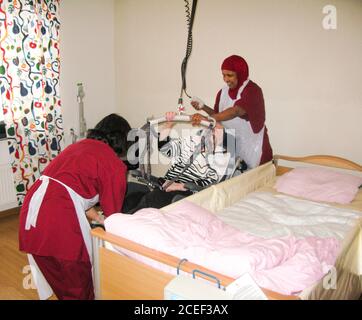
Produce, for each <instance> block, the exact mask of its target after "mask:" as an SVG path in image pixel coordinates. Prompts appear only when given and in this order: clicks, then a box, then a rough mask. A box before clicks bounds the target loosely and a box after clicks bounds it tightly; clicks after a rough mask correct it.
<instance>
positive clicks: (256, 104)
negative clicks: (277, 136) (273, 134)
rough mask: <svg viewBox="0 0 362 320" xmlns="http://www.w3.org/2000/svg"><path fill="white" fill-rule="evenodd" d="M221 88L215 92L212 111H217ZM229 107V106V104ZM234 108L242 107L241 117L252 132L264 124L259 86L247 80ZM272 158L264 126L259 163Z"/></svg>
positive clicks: (257, 130) (263, 110)
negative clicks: (243, 113) (242, 114)
mask: <svg viewBox="0 0 362 320" xmlns="http://www.w3.org/2000/svg"><path fill="white" fill-rule="evenodd" d="M220 95H221V90H220V91H219V92H218V93H217V96H216V100H215V105H214V111H215V112H216V113H218V112H219V102H220ZM230 107H231V106H230ZM233 107H234V108H239V107H241V108H243V109H244V110H245V112H246V114H245V115H244V116H242V118H243V119H244V120H246V121H249V122H250V125H251V127H252V129H253V132H254V133H258V132H259V131H260V130H261V129H262V128H263V126H264V125H265V106H264V97H263V92H262V90H261V88H260V87H259V86H258V85H257V84H256V83H254V82H253V81H249V83H248V84H247V86H246V87H245V89H244V90H243V92H242V94H241V97H240V99H239V100H237V101H235V103H234V106H233ZM272 158H273V151H272V148H271V145H270V142H269V136H268V130H267V128H266V127H265V130H264V138H263V146H262V154H261V159H260V164H264V163H266V162H268V161H270V160H272Z"/></svg>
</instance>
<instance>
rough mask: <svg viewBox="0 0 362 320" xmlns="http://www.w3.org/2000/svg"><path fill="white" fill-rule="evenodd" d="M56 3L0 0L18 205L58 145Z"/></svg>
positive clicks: (0, 65)
mask: <svg viewBox="0 0 362 320" xmlns="http://www.w3.org/2000/svg"><path fill="white" fill-rule="evenodd" d="M58 9H59V0H33V1H31V0H0V93H1V97H2V103H3V113H4V118H5V124H6V133H7V137H8V145H9V151H10V155H11V160H12V170H13V173H14V182H15V187H16V192H17V198H18V202H19V205H21V203H22V201H23V198H24V196H25V194H26V192H27V190H29V188H30V186H31V185H32V184H33V183H34V182H35V180H36V179H37V178H38V177H39V176H40V174H41V173H42V170H43V169H44V168H45V167H46V166H47V164H48V163H49V162H50V161H51V160H52V159H53V158H54V157H56V156H57V155H58V154H59V152H60V151H61V147H62V145H63V126H62V115H61V104H60V97H59V85H58V84H59V40H58V38H59V27H60V23H59V20H58Z"/></svg>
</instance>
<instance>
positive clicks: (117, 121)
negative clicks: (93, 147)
mask: <svg viewBox="0 0 362 320" xmlns="http://www.w3.org/2000/svg"><path fill="white" fill-rule="evenodd" d="M130 130H131V126H130V125H129V123H128V121H127V120H126V119H124V118H123V117H121V116H119V115H118V114H115V113H112V114H110V115H108V116H106V117H105V118H103V119H102V120H101V121H99V122H98V124H97V125H96V126H95V127H94V129H90V130H88V132H87V138H88V139H95V140H100V141H103V142H105V143H107V144H108V145H109V146H110V147H111V148H112V149H113V150H114V152H115V153H117V155H118V156H119V157H123V156H125V155H126V153H127V150H128V147H129V145H130V142H129V141H127V135H128V132H129V131H130Z"/></svg>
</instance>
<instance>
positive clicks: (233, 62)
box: [221, 55, 249, 99]
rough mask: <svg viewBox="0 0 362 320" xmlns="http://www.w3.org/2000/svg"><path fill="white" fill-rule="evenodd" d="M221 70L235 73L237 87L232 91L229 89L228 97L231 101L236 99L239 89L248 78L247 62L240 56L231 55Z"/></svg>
mask: <svg viewBox="0 0 362 320" xmlns="http://www.w3.org/2000/svg"><path fill="white" fill-rule="evenodd" d="M221 70H229V71H234V72H236V75H237V77H238V85H237V86H236V88H234V89H229V95H230V97H231V98H232V99H236V95H237V93H238V90H239V88H240V87H241V86H242V85H243V83H244V81H245V80H246V79H248V77H249V67H248V64H247V62H246V61H245V60H244V59H243V58H242V57H240V56H237V55H232V56H230V57H228V58H226V59H225V60H224V62H223V63H222V65H221Z"/></svg>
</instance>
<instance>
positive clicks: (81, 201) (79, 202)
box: [25, 175, 99, 300]
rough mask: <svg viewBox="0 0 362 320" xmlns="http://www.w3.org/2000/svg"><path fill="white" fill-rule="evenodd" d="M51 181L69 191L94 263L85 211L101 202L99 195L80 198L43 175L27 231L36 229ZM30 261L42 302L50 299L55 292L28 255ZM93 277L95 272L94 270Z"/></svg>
mask: <svg viewBox="0 0 362 320" xmlns="http://www.w3.org/2000/svg"><path fill="white" fill-rule="evenodd" d="M49 179H50V180H53V181H56V182H57V183H59V184H61V185H62V186H64V187H65V188H66V189H67V191H68V193H69V195H70V197H71V199H72V201H73V204H74V208H75V211H76V213H77V218H78V222H79V226H80V229H81V232H82V236H83V240H84V242H85V245H86V248H87V252H88V255H89V260H90V262H91V263H92V258H93V252H92V238H91V234H90V230H91V228H90V225H89V222H88V220H87V217H86V215H85V211H86V210H88V209H89V208H91V207H93V206H94V205H96V204H97V202H98V200H99V196H98V195H96V196H95V197H93V198H92V199H85V198H83V197H82V196H80V195H79V194H78V193H76V192H75V191H74V190H73V189H72V188H70V187H68V186H67V185H66V184H64V183H63V182H61V181H59V180H57V179H54V178H51V177H48V176H44V175H43V176H41V177H40V180H42V183H41V185H40V186H39V188H38V189H37V190H36V191H35V193H34V194H33V196H32V198H31V200H30V203H29V210H28V215H27V217H26V222H25V230H30V227H34V228H36V221H37V218H38V214H39V209H40V206H41V204H42V202H43V199H44V196H45V193H46V190H47V188H48V184H49ZM28 260H29V264H30V269H31V272H32V275H33V279H34V282H35V285H36V287H37V290H38V294H39V298H40V299H41V300H45V299H48V298H49V297H50V296H51V295H52V294H53V290H52V289H51V287H50V286H49V284H48V282H47V281H46V279H45V277H44V275H43V274H42V272H41V271H40V269H39V267H38V265H37V264H36V262H35V260H34V258H33V256H32V255H31V254H28ZM92 275H93V270H92Z"/></svg>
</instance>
